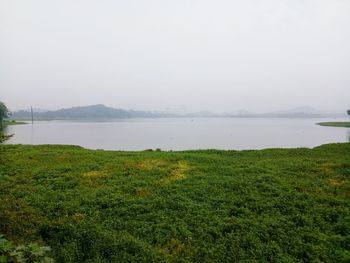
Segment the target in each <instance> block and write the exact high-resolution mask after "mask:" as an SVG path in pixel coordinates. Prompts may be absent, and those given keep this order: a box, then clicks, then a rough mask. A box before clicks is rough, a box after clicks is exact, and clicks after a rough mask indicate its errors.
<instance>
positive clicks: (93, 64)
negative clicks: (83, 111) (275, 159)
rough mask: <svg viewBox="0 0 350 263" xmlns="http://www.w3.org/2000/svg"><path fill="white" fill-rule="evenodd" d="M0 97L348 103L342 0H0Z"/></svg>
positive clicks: (347, 27) (346, 9) (333, 106)
mask: <svg viewBox="0 0 350 263" xmlns="http://www.w3.org/2000/svg"><path fill="white" fill-rule="evenodd" d="M0 100H2V101H4V102H5V103H6V104H7V105H8V106H9V107H10V108H11V109H13V110H15V109H19V108H28V107H29V106H30V105H33V106H34V107H37V108H46V109H56V108H61V107H70V106H74V105H88V104H98V103H102V104H106V105H109V106H113V107H119V108H126V109H144V110H164V109H167V108H171V109H184V110H187V111H197V110H211V111H216V112H234V111H237V110H238V109H241V108H244V109H247V110H249V111H252V112H263V111H273V110H280V109H288V108H293V107H298V106H304V105H308V106H311V107H315V108H318V109H320V110H322V111H332V112H342V111H344V110H345V109H346V108H348V107H350V1H349V0H240V1H238V0H236V1H235V0H227V1H223V0H215V1H214V0H211V1H208V0H176V1H174V0H173V1H169V0H154V1H153V0H143V1H141V0H127V1H120V0H119V1H118V0H113V1H112V0H110V1H107V0H99V1H98V0H95V1H89V0H60V1H54V0H51V1H50V0H30V1H28V0H22V1H20V0H0Z"/></svg>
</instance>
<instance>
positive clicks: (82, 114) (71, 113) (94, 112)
mask: <svg viewBox="0 0 350 263" xmlns="http://www.w3.org/2000/svg"><path fill="white" fill-rule="evenodd" d="M344 116H346V113H343V114H326V113H321V112H320V111H318V110H316V109H313V108H310V107H299V108H294V109H291V110H286V111H277V112H270V113H250V112H249V111H247V110H239V111H238V112H237V113H236V114H232V113H231V114H230V113H221V114H220V113H212V112H209V111H200V112H194V113H188V114H176V113H168V112H150V111H135V110H124V109H115V108H112V107H107V106H105V105H102V104H97V105H90V106H80V107H72V108H66V109H60V110H53V111H43V110H40V111H37V110H35V109H34V118H35V119H36V120H84V119H85V120H88V119H95V120H96V119H99V120H103V119H123V118H176V117H190V118H201V117H203V118H210V117H231V118H322V117H344ZM11 118H12V119H16V120H27V119H30V118H31V113H30V111H29V110H20V111H15V112H13V113H12V116H11Z"/></svg>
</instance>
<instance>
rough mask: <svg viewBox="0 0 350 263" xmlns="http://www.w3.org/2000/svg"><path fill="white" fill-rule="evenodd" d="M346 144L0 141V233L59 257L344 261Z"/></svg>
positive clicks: (348, 215) (349, 239) (348, 238)
mask: <svg viewBox="0 0 350 263" xmlns="http://www.w3.org/2000/svg"><path fill="white" fill-rule="evenodd" d="M349 177H350V143H346V144H331V145H324V146H321V147H317V148H314V149H269V150H262V151H216V150H208V151H187V152H161V151H145V152H113V151H93V150H86V149H83V148H80V147H75V146H21V145H0V200H1V202H0V233H3V234H5V235H6V238H7V239H9V240H11V241H13V242H15V243H30V242H38V243H40V244H45V245H47V246H50V247H51V249H52V251H51V255H52V257H53V258H54V259H55V261H56V262H239V261H242V262H264V261H266V262H267V261H269V262H349V261H350V182H349Z"/></svg>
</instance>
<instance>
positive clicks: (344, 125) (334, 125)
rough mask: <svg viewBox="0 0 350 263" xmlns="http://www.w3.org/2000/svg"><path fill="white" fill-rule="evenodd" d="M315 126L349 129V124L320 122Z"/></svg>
mask: <svg viewBox="0 0 350 263" xmlns="http://www.w3.org/2000/svg"><path fill="white" fill-rule="evenodd" d="M317 124H318V125H321V126H330V127H345V128H350V122H320V123H317Z"/></svg>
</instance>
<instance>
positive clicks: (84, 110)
mask: <svg viewBox="0 0 350 263" xmlns="http://www.w3.org/2000/svg"><path fill="white" fill-rule="evenodd" d="M176 116H177V115H176V114H168V113H154V112H148V111H134V110H123V109H115V108H111V107H107V106H105V105H102V104H98V105H90V106H82V107H72V108H67V109H60V110H56V111H40V112H36V111H35V110H34V118H35V119H73V120H74V119H121V118H169V117H176ZM11 117H12V118H13V119H30V118H31V112H30V111H25V110H20V111H15V112H13V113H12V116H11Z"/></svg>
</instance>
